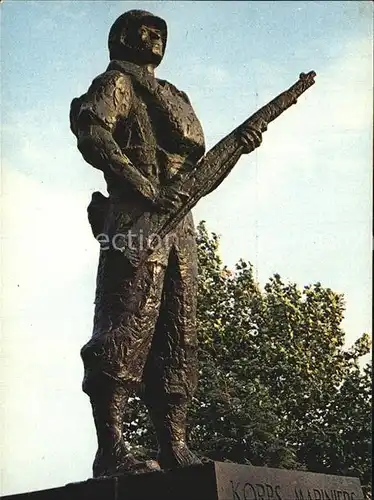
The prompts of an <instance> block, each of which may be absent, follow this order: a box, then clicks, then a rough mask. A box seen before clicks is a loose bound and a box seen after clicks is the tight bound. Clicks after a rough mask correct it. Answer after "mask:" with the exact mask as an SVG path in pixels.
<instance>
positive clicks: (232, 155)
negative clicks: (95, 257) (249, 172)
mask: <svg viewBox="0 0 374 500" xmlns="http://www.w3.org/2000/svg"><path fill="white" fill-rule="evenodd" d="M315 76H316V73H315V72H314V71H310V72H309V73H307V74H305V73H301V74H300V77H299V80H298V81H297V82H296V83H294V84H293V85H292V86H291V87H290V88H289V89H287V90H286V91H284V92H282V93H281V94H279V95H278V96H277V97H276V98H275V99H273V100H272V101H270V102H269V103H268V104H266V105H265V106H264V107H262V108H261V109H259V110H258V111H257V112H256V113H254V114H253V115H252V116H250V117H249V118H248V119H247V120H245V121H244V122H243V123H242V124H241V125H239V127H237V128H236V129H234V130H233V131H232V132H231V133H230V134H228V135H227V136H226V137H224V138H223V139H222V140H221V141H219V142H218V143H217V144H216V145H215V146H213V148H212V149H210V150H209V151H208V153H207V154H206V155H205V156H204V157H203V158H201V159H200V160H199V161H198V163H197V164H196V166H195V167H194V168H193V169H192V170H191V167H185V168H183V166H182V168H181V169H180V171H179V172H178V174H176V175H175V176H174V177H173V179H172V185H171V188H172V189H173V190H180V191H182V192H185V193H188V194H189V196H188V198H187V199H186V200H184V201H183V202H182V204H179V206H177V207H175V208H174V209H172V210H170V211H168V212H164V213H160V212H154V213H148V212H147V213H144V214H142V215H140V216H139V217H138V218H137V220H136V221H134V223H133V225H132V227H131V234H132V236H133V237H134V236H135V248H134V247H133V246H132V245H131V248H130V247H129V246H126V245H125V246H124V247H123V248H121V251H122V252H123V253H124V254H125V255H126V257H127V258H128V260H129V262H130V263H131V264H132V266H133V267H135V268H136V267H139V266H140V265H141V264H142V263H143V262H144V261H145V260H146V259H147V257H148V256H149V255H150V254H151V253H152V252H153V251H154V249H155V248H156V247H157V245H158V244H159V243H160V241H161V240H162V238H164V237H165V236H166V235H167V234H169V233H171V231H173V229H175V228H176V226H177V225H178V223H179V222H180V221H181V220H182V219H183V218H184V217H185V216H186V215H187V213H188V212H189V211H190V210H191V209H192V208H193V207H194V206H195V205H196V204H197V202H198V201H199V200H200V199H201V198H202V197H203V196H205V195H206V194H208V193H210V192H211V191H212V190H213V189H215V188H216V187H217V186H218V185H219V184H220V183H221V182H222V181H223V179H224V178H225V177H226V176H227V175H228V174H229V173H230V171H231V170H232V169H233V167H234V166H235V164H236V163H237V162H238V160H239V158H240V156H241V155H242V152H243V146H242V144H241V142H240V139H239V133H240V131H241V130H243V128H246V127H254V128H258V127H259V126H260V124H261V123H264V122H265V123H266V124H269V123H270V122H272V121H273V120H275V119H276V118H278V116H280V115H281V114H282V113H283V112H284V111H285V110H286V109H288V108H289V107H290V106H292V105H293V104H296V102H297V99H298V97H299V96H300V95H301V94H303V93H304V92H305V91H306V90H307V89H308V88H309V87H311V86H312V85H313V84H314V83H315V82H314V77H315ZM139 235H141V241H142V242H143V241H146V242H147V245H146V246H145V247H144V248H140V245H139V244H138V245H136V239H138V240H140V238H139ZM133 241H134V240H133V239H132V242H133Z"/></svg>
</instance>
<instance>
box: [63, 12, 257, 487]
mask: <svg viewBox="0 0 374 500" xmlns="http://www.w3.org/2000/svg"><path fill="white" fill-rule="evenodd" d="M166 40H167V28H166V23H165V21H164V20H162V19H160V18H159V17H157V16H155V15H152V14H151V13H149V12H145V11H141V10H131V11H129V12H126V13H124V14H123V15H121V16H120V17H119V18H118V19H117V20H116V21H115V22H114V24H113V26H112V28H111V29H110V33H109V54H110V63H109V66H108V68H107V69H106V71H105V72H104V73H102V74H101V75H99V76H98V77H97V78H95V79H94V80H93V82H92V84H91V86H90V87H89V89H88V91H87V92H86V93H85V94H84V95H83V96H81V97H80V98H76V99H74V100H73V102H72V105H71V111H70V123H71V129H72V131H73V133H74V134H75V135H76V137H77V144H78V149H79V151H80V152H81V154H82V155H83V158H84V159H85V161H86V162H88V163H89V164H90V165H92V166H93V167H95V168H97V169H99V170H101V171H102V172H103V174H104V178H105V180H106V183H107V191H108V194H109V196H108V197H105V196H103V195H102V194H101V193H99V192H96V193H94V194H93V196H92V201H91V203H90V205H89V207H88V217H89V221H90V223H91V227H92V231H93V233H94V235H95V236H96V237H98V236H100V235H101V236H102V235H106V236H107V238H108V241H110V242H113V241H114V240H115V238H116V235H118V234H126V230H127V228H128V227H131V219H132V214H133V213H134V211H135V212H136V213H139V212H141V213H143V214H155V213H160V214H161V213H163V212H165V211H166V212H167V211H168V210H171V209H173V207H174V208H175V206H177V205H178V204H181V203H183V202H185V201H186V199H188V196H189V193H188V192H187V193H186V192H181V191H180V190H178V189H174V188H173V186H172V182H171V181H172V179H173V177H174V176H175V175H177V173H178V171H179V169H180V168H182V166H183V168H184V169H185V170H186V169H187V170H188V168H189V167H191V169H193V168H194V167H195V166H196V164H197V163H198V161H199V160H201V158H203V157H204V154H205V145H204V135H203V130H202V128H201V125H200V122H199V120H198V119H197V117H196V115H195V113H194V110H193V108H192V106H191V103H190V101H189V98H188V97H187V95H186V94H185V93H184V92H182V91H180V90H178V89H177V88H176V87H175V86H174V85H172V84H171V83H169V82H168V81H166V80H160V79H157V78H156V77H155V74H154V72H155V68H156V67H157V66H158V65H159V64H160V62H161V60H162V58H163V55H164V51H165V46H166ZM263 130H264V127H262V126H261V127H257V128H256V127H247V128H243V130H242V131H241V134H240V141H241V153H243V152H244V153H249V152H251V151H253V149H255V148H256V147H257V146H259V144H260V142H261V132H262V131H263ZM144 220H145V221H146V220H147V217H144ZM134 272H135V271H134V268H133V266H131V264H130V263H129V261H128V259H127V258H126V255H125V254H124V253H123V252H122V251H121V248H118V246H116V245H114V244H112V243H111V244H109V245H108V246H107V247H105V246H103V245H102V246H101V250H100V258H99V266H98V273H97V288H96V297H95V317H94V326H93V334H92V338H91V339H90V340H89V341H88V343H87V344H86V345H85V346H84V347H83V348H82V351H81V356H82V359H83V362H84V368H85V374H84V381H83V391H84V392H85V393H86V394H88V396H89V397H90V401H91V405H92V411H93V417H94V422H95V427H96V433H97V441H98V450H97V453H96V457H95V460H94V464H93V476H94V477H100V476H111V475H116V474H120V473H123V472H133V473H140V472H146V471H151V470H160V469H163V470H170V469H174V468H176V467H183V466H188V465H191V464H198V463H201V461H200V458H199V457H197V456H196V455H195V454H194V453H193V452H192V451H191V450H190V449H189V448H188V446H187V442H186V418H187V409H188V406H189V403H190V402H191V398H192V395H193V394H194V391H195V388H196V384H197V341H196V324H195V319H196V295H197V253H196V242H195V231H194V225H193V220H192V215H191V213H190V212H189V213H187V215H186V216H185V217H184V218H183V219H182V220H181V221H180V222H179V223H178V225H177V227H176V228H175V230H174V233H173V238H164V240H163V241H162V244H161V245H159V247H158V248H157V249H156V250H155V251H154V252H153V253H152V254H151V255H150V256H149V258H147V260H146V261H145V262H144V263H143V264H142V266H141V269H140V271H139V270H138V271H137V272H138V274H137V279H136V280H135V279H134ZM135 394H137V395H139V397H140V398H141V400H142V401H143V402H144V404H145V406H146V408H147V410H148V413H149V416H150V419H151V421H152V424H153V426H154V429H155V433H156V436H157V440H158V446H159V450H158V455H157V460H147V461H144V460H143V461H142V460H139V459H137V458H136V457H135V456H134V455H133V454H132V453H130V451H129V449H127V447H126V445H125V442H124V438H123V425H124V419H125V415H126V404H127V401H128V398H129V397H130V396H134V395H135Z"/></svg>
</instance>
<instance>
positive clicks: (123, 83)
mask: <svg viewBox="0 0 374 500" xmlns="http://www.w3.org/2000/svg"><path fill="white" fill-rule="evenodd" d="M131 89H132V81H131V77H130V75H127V74H124V73H123V72H121V71H118V70H116V69H108V70H106V71H104V72H103V73H101V74H100V75H98V76H97V77H96V78H94V79H93V81H92V83H91V85H90V87H89V88H88V90H87V92H85V93H84V94H82V95H81V96H80V97H75V98H74V99H73V100H72V102H71V104H70V128H71V130H72V131H73V133H74V134H76V132H77V120H78V116H79V114H80V112H81V111H82V109H85V108H91V107H92V106H93V105H94V103H97V102H100V101H101V100H104V101H105V99H106V97H107V96H108V97H111V98H112V97H113V96H115V97H116V99H117V100H121V99H123V98H124V97H125V96H127V95H128V94H129V92H131Z"/></svg>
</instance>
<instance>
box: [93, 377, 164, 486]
mask: <svg viewBox="0 0 374 500" xmlns="http://www.w3.org/2000/svg"><path fill="white" fill-rule="evenodd" d="M106 389H107V391H106V392H101V393H100V395H97V396H95V397H93V396H91V405H92V412H93V417H94V421H95V426H96V434H97V441H98V450H97V453H96V457H95V460H94V463H93V477H103V476H113V475H118V474H122V473H133V474H140V473H143V472H151V471H156V470H160V466H159V464H158V463H157V462H156V461H155V460H148V461H145V462H144V461H140V460H137V459H136V458H135V457H134V456H133V455H132V454H131V453H130V452H129V451H128V449H127V447H126V445H125V443H124V440H123V434H122V430H123V423H124V409H125V407H126V403H127V399H128V396H129V393H128V391H127V390H126V389H125V388H124V387H122V386H117V387H111V388H110V389H109V388H108V387H107V388H106ZM108 389H109V390H108Z"/></svg>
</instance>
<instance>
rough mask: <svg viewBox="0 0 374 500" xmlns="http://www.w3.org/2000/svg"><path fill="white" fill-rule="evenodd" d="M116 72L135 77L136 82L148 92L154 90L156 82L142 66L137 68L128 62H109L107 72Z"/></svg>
mask: <svg viewBox="0 0 374 500" xmlns="http://www.w3.org/2000/svg"><path fill="white" fill-rule="evenodd" d="M110 70H117V71H121V72H122V73H125V74H130V75H131V76H133V77H135V78H136V80H137V81H138V82H140V83H141V84H142V85H144V86H146V87H147V88H148V89H149V90H153V91H154V90H156V88H157V86H158V85H157V84H158V81H157V79H156V78H155V77H154V76H153V75H151V74H150V73H149V72H148V71H147V69H146V68H145V67H144V66H138V65H137V64H134V63H132V62H129V61H118V60H113V61H110V63H109V66H108V68H107V71H110Z"/></svg>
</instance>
